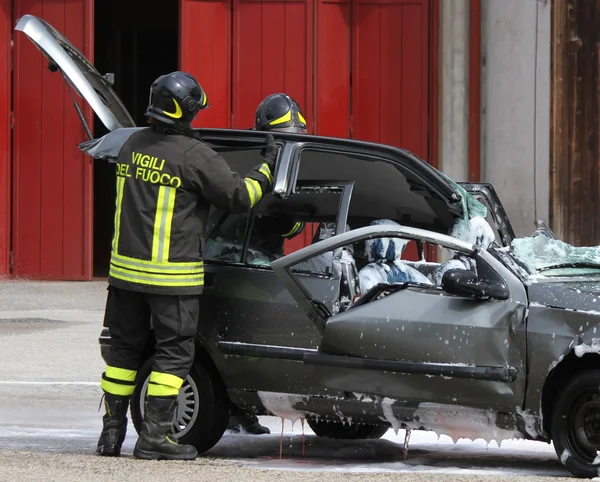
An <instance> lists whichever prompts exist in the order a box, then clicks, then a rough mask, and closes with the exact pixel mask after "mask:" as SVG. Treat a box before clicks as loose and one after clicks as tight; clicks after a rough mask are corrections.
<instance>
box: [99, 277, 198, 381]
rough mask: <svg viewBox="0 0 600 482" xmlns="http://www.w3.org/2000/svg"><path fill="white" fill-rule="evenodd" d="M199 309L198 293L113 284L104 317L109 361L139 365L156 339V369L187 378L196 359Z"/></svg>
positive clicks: (113, 363) (136, 366)
mask: <svg viewBox="0 0 600 482" xmlns="http://www.w3.org/2000/svg"><path fill="white" fill-rule="evenodd" d="M199 313H200V299H199V297H198V296H197V295H186V296H181V295H157V294H149V293H141V292H136V291H129V290H124V289H119V288H115V287H114V286H110V287H109V293H108V300H107V305H106V314H105V317H104V326H106V327H107V328H108V329H109V330H110V350H108V353H107V354H108V360H107V363H108V365H110V366H113V367H124V368H129V369H131V370H135V369H137V368H138V367H139V366H140V364H141V363H142V362H143V359H142V356H143V354H144V352H145V350H146V349H147V348H149V346H148V344H149V343H150V342H152V341H154V347H155V350H154V364H153V367H152V371H154V372H157V373H168V374H170V375H174V376H176V377H179V378H180V379H182V380H183V379H185V377H186V376H187V374H188V373H189V370H190V368H191V366H192V363H193V361H194V354H195V350H194V349H195V347H194V337H195V335H196V329H197V327H198V318H199ZM150 316H152V318H153V320H152V322H153V328H154V338H150V335H151V329H150ZM161 384H162V382H161Z"/></svg>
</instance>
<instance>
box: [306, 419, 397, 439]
mask: <svg viewBox="0 0 600 482" xmlns="http://www.w3.org/2000/svg"><path fill="white" fill-rule="evenodd" d="M307 422H308V426H309V427H310V428H311V429H312V431H313V432H314V433H315V434H316V435H317V436H318V437H326V438H335V439H346V440H358V439H378V438H381V437H383V435H384V434H385V433H386V432H387V431H388V429H389V427H388V426H387V425H373V424H357V423H350V424H343V423H341V422H328V421H327V420H312V419H307Z"/></svg>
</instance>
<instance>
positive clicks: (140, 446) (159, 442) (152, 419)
mask: <svg viewBox="0 0 600 482" xmlns="http://www.w3.org/2000/svg"><path fill="white" fill-rule="evenodd" d="M176 409H177V397H148V399H147V402H146V413H145V414H144V422H143V424H142V430H141V432H140V437H139V438H138V441H137V443H136V444H135V449H134V450H133V456H134V457H137V458H139V459H147V460H194V459H195V458H196V457H197V456H198V451H197V450H196V448H195V447H194V446H192V445H179V443H177V441H176V440H174V439H172V438H171V437H170V435H171V424H172V422H173V419H174V416H175V410H176Z"/></svg>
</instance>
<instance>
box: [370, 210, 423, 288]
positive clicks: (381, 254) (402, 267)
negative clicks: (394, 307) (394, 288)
mask: <svg viewBox="0 0 600 482" xmlns="http://www.w3.org/2000/svg"><path fill="white" fill-rule="evenodd" d="M382 224H391V225H394V226H399V224H398V223H397V222H395V221H392V220H391V219H378V220H376V221H373V222H371V223H370V225H371V226H376V225H382ZM407 244H408V240H404V239H401V238H375V239H369V240H367V241H365V252H366V254H367V258H368V260H369V264H367V265H366V266H365V267H364V268H362V269H361V270H360V271H359V273H358V278H359V284H360V290H361V292H362V293H363V294H364V293H366V292H367V291H369V290H370V289H371V288H372V287H373V286H375V285H377V284H380V283H386V284H393V283H407V282H408V283H424V284H431V281H430V280H429V279H428V278H427V277H426V276H425V275H424V274H423V273H421V272H420V271H418V270H417V269H415V268H413V267H412V266H409V265H408V264H406V263H405V262H404V261H402V260H401V258H402V253H403V252H404V250H405V249H406V245H407Z"/></svg>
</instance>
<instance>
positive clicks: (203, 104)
mask: <svg viewBox="0 0 600 482" xmlns="http://www.w3.org/2000/svg"><path fill="white" fill-rule="evenodd" d="M207 102H208V97H206V94H204V99H203V100H202V107H204V106H205V105H206V103H207Z"/></svg>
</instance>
